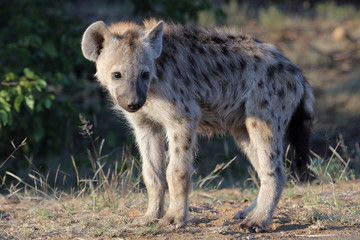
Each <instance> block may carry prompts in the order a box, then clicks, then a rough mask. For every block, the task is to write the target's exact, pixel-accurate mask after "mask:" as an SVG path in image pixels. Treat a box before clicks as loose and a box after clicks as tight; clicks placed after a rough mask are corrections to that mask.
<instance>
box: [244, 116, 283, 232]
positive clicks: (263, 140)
mask: <svg viewBox="0 0 360 240" xmlns="http://www.w3.org/2000/svg"><path fill="white" fill-rule="evenodd" d="M246 128H247V130H248V133H249V138H250V142H251V144H252V145H253V147H254V150H255V151H256V153H257V160H258V162H257V164H255V166H254V167H255V168H256V171H257V173H258V176H259V178H260V184H261V186H260V191H259V195H258V196H257V200H256V206H255V208H254V209H252V210H251V212H250V213H248V215H247V216H246V217H245V219H244V220H243V221H242V223H241V225H240V226H241V228H243V229H246V230H247V231H255V232H261V231H264V230H267V229H268V227H269V225H270V224H271V222H272V217H273V214H274V210H275V208H276V205H277V203H278V201H279V199H280V196H281V193H282V191H283V188H284V185H285V179H286V177H285V171H284V166H283V162H282V152H283V151H282V135H281V133H279V132H278V131H276V129H275V128H274V127H273V126H272V125H271V124H270V123H267V122H265V121H262V120H260V119H258V118H248V119H247V120H246Z"/></svg>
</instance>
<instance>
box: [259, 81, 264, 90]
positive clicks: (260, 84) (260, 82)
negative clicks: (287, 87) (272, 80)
mask: <svg viewBox="0 0 360 240" xmlns="http://www.w3.org/2000/svg"><path fill="white" fill-rule="evenodd" d="M258 87H259V88H263V87H264V82H263V81H262V80H260V81H259V82H258Z"/></svg>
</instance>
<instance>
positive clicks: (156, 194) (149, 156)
mask: <svg viewBox="0 0 360 240" xmlns="http://www.w3.org/2000/svg"><path fill="white" fill-rule="evenodd" d="M135 135H136V140H137V143H138V145H139V150H140V154H141V159H142V173H143V178H144V182H145V185H146V189H147V193H148V198H149V200H148V207H147V211H146V213H145V215H144V216H143V217H140V218H138V219H136V220H135V224H136V225H147V224H150V223H153V222H155V221H157V220H159V219H160V218H161V217H162V216H163V215H164V195H165V190H166V175H165V168H166V167H165V163H166V159H165V158H166V157H165V146H164V130H163V128H162V127H161V126H159V125H155V124H154V125H146V126H138V127H135Z"/></svg>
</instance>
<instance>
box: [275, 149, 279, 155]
mask: <svg viewBox="0 0 360 240" xmlns="http://www.w3.org/2000/svg"><path fill="white" fill-rule="evenodd" d="M275 153H276V155H277V156H280V149H279V148H277V149H276V150H275Z"/></svg>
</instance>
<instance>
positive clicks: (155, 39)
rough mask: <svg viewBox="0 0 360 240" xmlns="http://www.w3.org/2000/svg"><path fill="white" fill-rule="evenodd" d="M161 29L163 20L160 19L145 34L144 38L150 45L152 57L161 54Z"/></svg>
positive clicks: (162, 28)
mask: <svg viewBox="0 0 360 240" xmlns="http://www.w3.org/2000/svg"><path fill="white" fill-rule="evenodd" d="M163 30H164V22H163V21H160V22H158V24H156V26H155V27H153V28H152V29H150V30H149V31H148V32H147V33H146V34H145V37H144V38H145V39H144V40H145V41H146V42H148V44H149V45H150V47H151V50H152V55H153V58H158V57H159V56H160V54H161V50H162V36H163Z"/></svg>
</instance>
